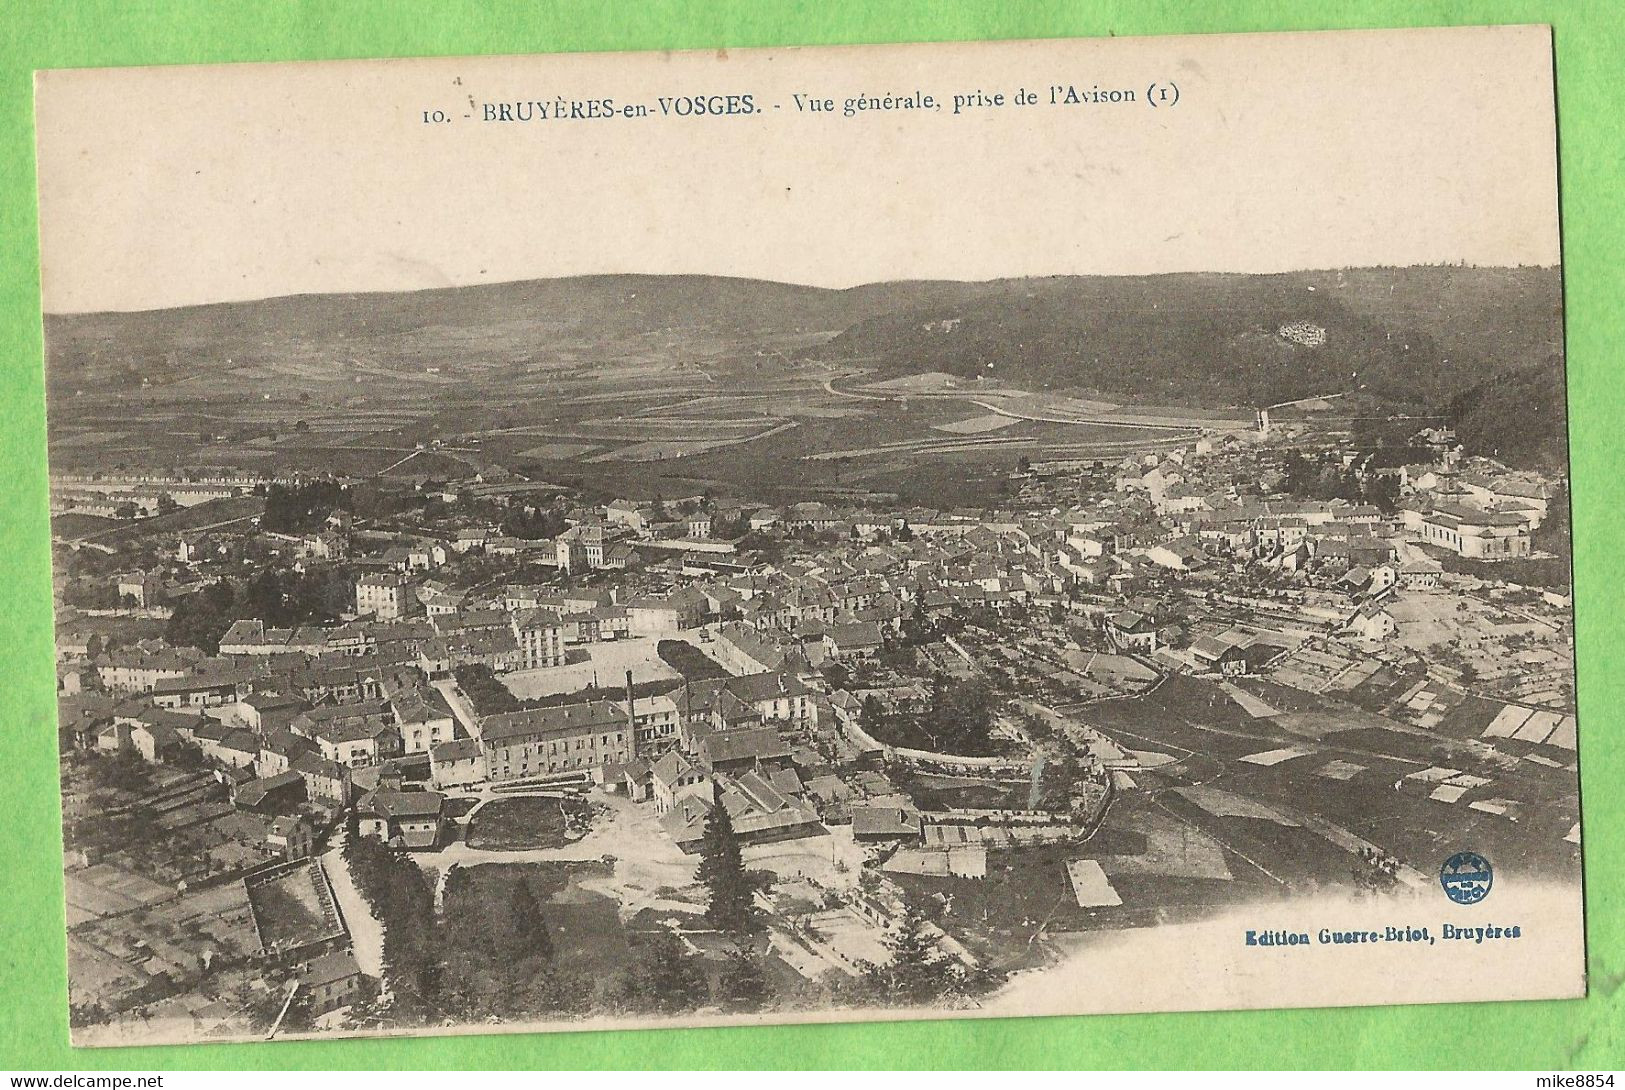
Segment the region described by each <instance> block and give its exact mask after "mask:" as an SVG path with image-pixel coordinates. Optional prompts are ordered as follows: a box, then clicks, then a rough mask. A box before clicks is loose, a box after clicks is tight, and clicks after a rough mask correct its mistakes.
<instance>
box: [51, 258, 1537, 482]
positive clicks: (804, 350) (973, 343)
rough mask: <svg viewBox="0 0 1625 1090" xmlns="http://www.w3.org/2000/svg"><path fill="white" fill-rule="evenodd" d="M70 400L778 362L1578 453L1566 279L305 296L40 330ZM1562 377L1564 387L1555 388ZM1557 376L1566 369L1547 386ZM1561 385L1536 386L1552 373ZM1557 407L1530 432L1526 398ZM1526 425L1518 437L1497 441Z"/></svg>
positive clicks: (735, 285) (717, 286)
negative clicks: (1319, 416)
mask: <svg viewBox="0 0 1625 1090" xmlns="http://www.w3.org/2000/svg"><path fill="white" fill-rule="evenodd" d="M46 334H47V342H48V357H49V361H50V374H49V378H50V381H51V384H52V386H53V387H63V386H73V387H75V388H116V387H118V386H120V385H132V384H138V383H139V382H140V381H141V380H142V378H143V377H145V378H146V379H148V380H149V381H151V382H152V383H154V384H161V383H169V382H177V381H185V380H186V379H187V378H189V377H196V376H198V375H200V374H201V375H209V374H211V373H212V372H214V371H216V370H219V369H222V368H226V369H230V370H231V371H232V372H233V373H235V374H237V375H238V376H252V375H253V374H254V368H256V367H257V366H260V365H269V364H272V363H275V364H277V365H278V366H279V368H281V370H279V372H278V374H279V381H287V380H288V378H287V371H286V368H287V367H288V365H291V364H301V365H308V368H309V373H310V374H312V375H321V374H323V373H324V369H326V368H331V367H333V366H335V365H337V364H339V363H343V362H357V363H359V364H362V365H365V366H367V367H371V368H373V369H375V373H376V369H380V368H381V369H383V370H384V373H387V371H389V370H394V369H415V370H421V369H422V368H423V367H425V366H431V365H432V366H435V367H439V368H441V370H442V371H443V372H445V373H446V374H448V375H452V376H455V375H456V374H457V371H458V368H459V367H464V368H467V369H468V370H469V371H470V372H472V371H473V370H475V369H476V368H477V366H487V365H492V364H495V365H499V366H508V365H512V366H520V367H524V366H528V365H531V364H535V363H537V362H538V361H540V362H546V361H564V362H568V363H572V364H574V365H577V366H591V365H592V363H593V362H594V361H595V360H602V359H608V358H616V357H625V358H633V357H637V356H639V355H640V354H646V355H650V356H656V357H658V356H660V355H661V354H663V353H664V354H667V355H677V354H688V355H690V356H692V357H701V356H706V355H709V356H713V357H720V356H726V355H727V354H728V353H730V352H737V353H739V354H741V355H743V354H748V353H751V352H753V351H755V352H760V351H761V350H763V348H764V346H767V347H772V348H773V349H774V350H775V351H784V350H785V349H784V348H783V347H782V346H785V345H788V346H790V347H789V349H788V351H789V352H790V353H791V355H792V356H794V357H799V358H802V359H817V360H822V361H828V362H837V363H840V362H850V363H852V364H854V365H861V366H863V367H866V368H872V369H874V370H876V371H878V372H879V373H880V376H881V377H891V376H901V375H907V374H915V373H920V372H926V371H945V372H948V373H951V374H955V375H959V376H962V377H967V378H968V377H972V376H976V375H984V376H988V377H993V378H997V379H999V380H1001V381H1003V382H1006V383H1009V384H1011V385H1015V386H1025V387H1029V388H1042V387H1044V386H1048V387H1050V388H1053V389H1071V390H1075V391H1079V392H1089V393H1095V394H1099V395H1103V396H1105V397H1108V398H1111V399H1113V400H1118V401H1125V402H1144V403H1157V404H1188V405H1200V406H1208V407H1219V406H1240V407H1258V406H1262V405H1268V404H1273V403H1277V402H1282V401H1287V400H1292V399H1295V398H1300V397H1308V396H1312V395H1317V394H1331V393H1344V392H1355V391H1361V392H1363V394H1364V395H1365V396H1366V397H1368V398H1370V399H1371V400H1372V401H1373V402H1375V403H1376V404H1378V405H1380V406H1386V407H1392V408H1402V409H1425V410H1427V411H1432V412H1449V413H1451V414H1452V415H1453V416H1454V417H1459V418H1460V421H1461V422H1462V423H1464V424H1465V425H1466V427H1465V431H1464V438H1468V437H1471V438H1470V443H1471V445H1473V446H1477V447H1479V448H1480V449H1481V450H1482V451H1483V452H1485V453H1489V452H1490V448H1491V447H1492V446H1498V447H1500V448H1502V449H1504V450H1509V451H1513V450H1515V451H1517V452H1518V453H1517V454H1516V455H1509V456H1513V457H1520V458H1526V457H1535V456H1536V455H1537V453H1543V454H1544V455H1545V456H1552V455H1553V454H1554V452H1555V453H1556V455H1557V456H1561V443H1562V431H1563V426H1562V414H1561V397H1560V396H1558V397H1556V398H1555V399H1554V398H1553V397H1552V396H1551V392H1552V391H1553V390H1555V391H1556V392H1557V394H1559V395H1560V394H1561V390H1562V381H1561V362H1560V361H1561V359H1562V318H1561V281H1560V277H1559V273H1558V271H1557V270H1555V269H1535V268H1519V269H1479V268H1464V267H1418V268H1403V269H1389V268H1377V269H1351V270H1333V271H1323V272H1304V273H1289V274H1277V275H1244V274H1228V273H1227V274H1208V273H1190V274H1168V275H1161V276H1132V277H1122V276H1086V277H1076V276H1068V277H1040V278H1026V279H1014V280H998V281H989V282H985V283H959V282H949V281H908V282H898V283H886V284H872V285H865V286H862V287H856V288H850V289H845V290H832V289H825V288H813V287H805V286H800V285H793V284H780V283H773V282H768V281H760V280H744V279H735V278H728V277H714V276H640V275H610V276H585V277H570V278H563V279H555V280H537V281H526V282H519V283H508V284H491V285H479V286H475V287H467V288H455V289H434V290H428V291H416V292H385V293H372V294H352V295H311V296H289V297H284V298H278V299H266V300H260V301H255V302H244V303H223V304H216V305H210V306H198V307H187V308H180V309H175V310H165V311H147V312H137V313H107V314H83V315H49V316H47V318H46ZM1554 368H1555V369H1556V370H1555V372H1554V370H1553V369H1554ZM1547 372H1553V373H1551V374H1549V375H1548V374H1546V373H1547ZM1543 375H1544V376H1545V377H1541V376H1543ZM1531 383H1534V384H1537V385H1539V386H1540V388H1541V390H1542V391H1544V394H1543V399H1542V400H1541V401H1540V404H1542V405H1550V406H1551V407H1552V411H1550V412H1547V411H1542V412H1538V413H1529V414H1522V415H1520V414H1519V413H1518V411H1517V401H1518V399H1520V398H1523V397H1525V396H1526V395H1528V394H1529V393H1530V384H1531ZM1495 420H1505V421H1506V422H1515V423H1516V425H1517V427H1516V428H1514V429H1513V431H1514V432H1516V433H1517V438H1516V439H1515V440H1514V439H1509V437H1508V435H1507V434H1505V433H1501V434H1496V429H1495V428H1493V427H1488V426H1486V427H1484V428H1482V429H1480V427H1479V422H1482V421H1495Z"/></svg>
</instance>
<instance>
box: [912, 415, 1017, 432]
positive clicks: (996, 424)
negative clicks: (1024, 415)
mask: <svg viewBox="0 0 1625 1090" xmlns="http://www.w3.org/2000/svg"><path fill="white" fill-rule="evenodd" d="M1016 423H1019V421H1018V420H1017V419H1016V418H1015V417H1013V416H1000V415H999V414H997V413H988V414H986V415H984V416H973V417H970V418H969V419H966V420H955V421H953V422H952V423H949V424H932V425H931V427H932V428H933V429H935V430H936V431H946V432H952V433H953V434H955V435H979V434H981V433H982V432H988V431H998V430H999V429H1000V428H1008V427H1009V426H1010V425H1012V424H1016Z"/></svg>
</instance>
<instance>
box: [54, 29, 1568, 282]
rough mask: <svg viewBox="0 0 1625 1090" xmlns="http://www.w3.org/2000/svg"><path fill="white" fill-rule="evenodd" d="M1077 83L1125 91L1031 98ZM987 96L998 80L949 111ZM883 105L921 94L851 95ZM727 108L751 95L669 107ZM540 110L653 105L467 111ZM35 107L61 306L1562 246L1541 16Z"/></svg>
mask: <svg viewBox="0 0 1625 1090" xmlns="http://www.w3.org/2000/svg"><path fill="white" fill-rule="evenodd" d="M1068 85H1071V86H1075V87H1077V88H1078V89H1080V90H1084V89H1092V88H1094V87H1100V88H1103V89H1121V90H1125V91H1130V90H1131V91H1133V92H1134V95H1135V100H1134V101H1133V102H1124V103H1120V104H1117V105H1107V104H1080V105H1050V88H1051V87H1056V86H1059V87H1065V86H1068ZM1153 87H1156V88H1160V89H1163V90H1167V89H1169V88H1175V87H1176V88H1177V89H1178V96H1179V100H1178V102H1177V104H1175V105H1171V106H1170V105H1166V104H1162V105H1159V106H1157V107H1152V106H1151V105H1150V101H1151V100H1152V99H1154V98H1155V97H1156V93H1155V92H1153V93H1151V94H1149V95H1148V91H1151V89H1152V88H1153ZM1023 89H1025V90H1028V91H1031V92H1034V93H1035V95H1036V97H1037V99H1038V101H1037V102H1036V103H1034V104H1032V105H1023V106H1017V105H1015V104H1014V101H1013V99H1014V97H1015V95H1016V93H1017V92H1018V91H1020V90H1023ZM977 92H980V93H981V94H982V95H983V96H991V95H993V94H998V93H1002V94H1003V95H1004V96H1005V102H1004V104H1003V105H1002V106H985V107H974V108H969V109H966V110H963V111H962V112H961V113H960V114H959V115H957V116H956V115H954V113H953V111H952V98H953V96H954V95H955V94H961V95H965V96H970V95H973V94H975V93H977ZM888 93H891V94H895V95H911V94H914V93H929V94H933V95H935V96H936V98H937V99H938V100H939V101H940V103H941V108H940V109H938V110H922V109H915V110H890V111H875V112H864V113H859V114H857V115H855V116H853V117H845V116H843V115H842V113H841V107H842V106H843V104H844V100H845V99H846V98H848V97H852V96H855V95H870V96H878V95H885V94H888ZM725 94H736V95H744V94H749V95H751V96H752V101H753V102H754V103H755V105H756V107H757V111H758V112H756V113H754V114H751V115H747V116H725V117H710V116H707V117H692V116H690V117H661V116H659V115H658V105H659V100H660V99H661V98H673V97H676V96H682V95H725ZM797 94H800V95H802V96H803V98H809V97H810V98H820V99H822V98H831V99H834V101H835V105H836V111H835V112H834V113H824V112H817V113H814V112H808V111H805V110H798V109H797V106H796V102H795V98H794V97H793V96H795V95H797ZM560 96H562V97H565V98H567V99H574V100H577V101H587V100H592V99H606V98H607V99H613V100H614V101H615V103H616V104H617V105H618V106H625V105H627V104H634V105H642V106H645V107H646V108H648V109H649V110H650V111H651V113H652V114H654V115H655V116H650V117H643V118H623V117H616V118H612V119H594V120H549V121H546V122H530V123H517V122H513V123H505V122H494V121H493V122H486V121H484V120H482V118H483V117H484V114H485V105H486V104H488V103H489V104H497V103H502V102H508V103H513V102H516V101H545V102H552V101H553V100H555V99H557V98H558V97H560ZM434 109H439V110H442V111H444V112H445V113H446V115H447V116H448V117H449V118H450V120H449V121H447V122H444V123H441V122H434V121H430V122H427V123H426V122H425V121H424V111H426V110H434ZM36 113H37V122H38V151H39V164H38V170H39V183H40V211H41V247H42V286H43V294H44V305H45V309H46V310H47V311H49V312H58V313H62V312H83V311H99V310H144V309H154V308H162V307H172V306H182V305H189V304H196V303H209V302H219V301H225V300H237V299H255V298H264V297H268V296H277V295H288V294H299V293H313V292H352V291H386V290H407V289H415V288H429V287H447V286H456V285H469V284H478V283H492V282H500V281H509V280H523V279H532V278H540V277H551V276H568V275H577V274H586V273H615V272H638V273H713V274H720V275H729V276H742V277H760V278H765V279H773V280H783V281H790V282H796V283H805V284H816V285H822V286H829V287H844V286H849V285H853V284H860V283H870V282H876V281H884V280H895V279H912V278H942V279H957V280H983V279H992V278H997V277H1007V276H1026V275H1055V274H1091V273H1100V274H1139V273H1157V272H1174V271H1191V270H1211V271H1236V272H1278V271H1289V270H1293V269H1309V268H1335V267H1343V266H1368V265H1384V264H1393V265H1410V264H1454V263H1458V262H1466V263H1469V264H1477V265H1519V264H1538V265H1553V264H1556V263H1557V261H1558V257H1559V250H1558V234H1557V193H1556V164H1555V127H1554V114H1553V98H1552V84H1551V54H1550V39H1549V35H1548V34H1547V32H1546V30H1545V29H1544V28H1478V29H1457V30H1419V31H1394V32H1387V31H1383V32H1346V33H1338V34H1290V35H1286V34H1283V35H1254V36H1236V35H1228V36H1206V37H1185V38H1163V39H1156V38H1145V39H1104V40H1085V41H1070V42H1066V41H1059V42H1024V43H999V44H968V45H954V46H940V45H939V46H902V47H848V48H841V49H805V50H746V51H732V52H717V53H683V54H599V55H576V56H553V57H546V56H542V57H513V58H483V59H477V60H468V59H433V60H395V61H361V62H335V63H325V64H256V65H222V66H199V67H170V68H142V69H104V70H77V71H59V72H48V73H41V74H40V75H39V76H38V77H37V86H36ZM465 115H468V116H465Z"/></svg>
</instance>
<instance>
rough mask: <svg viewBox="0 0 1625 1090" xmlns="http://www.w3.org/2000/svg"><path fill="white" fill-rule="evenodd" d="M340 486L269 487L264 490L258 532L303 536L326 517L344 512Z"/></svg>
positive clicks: (345, 506)
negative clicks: (262, 511)
mask: <svg viewBox="0 0 1625 1090" xmlns="http://www.w3.org/2000/svg"><path fill="white" fill-rule="evenodd" d="M347 501H348V497H347V496H346V494H345V489H344V486H343V485H341V484H339V483H338V482H337V481H311V482H309V483H307V484H299V485H281V484H273V485H271V486H270V487H269V488H267V489H266V490H265V512H264V513H263V514H262V515H260V528H261V529H263V530H269V531H271V532H272V533H278V534H304V533H309V532H310V531H312V530H315V529H318V528H319V527H320V526H321V525H322V524H323V523H324V522H326V521H327V516H328V515H331V514H332V513H333V512H334V511H336V510H339V509H341V508H342V509H348V506H349V504H348V502H347Z"/></svg>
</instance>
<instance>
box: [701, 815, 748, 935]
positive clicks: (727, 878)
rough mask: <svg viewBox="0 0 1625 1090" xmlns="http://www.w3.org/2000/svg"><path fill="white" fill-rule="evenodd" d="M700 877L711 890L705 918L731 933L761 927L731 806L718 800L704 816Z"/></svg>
mask: <svg viewBox="0 0 1625 1090" xmlns="http://www.w3.org/2000/svg"><path fill="white" fill-rule="evenodd" d="M699 879H700V881H701V882H703V883H705V886H706V888H707V889H708V890H710V892H711V897H710V901H709V902H708V903H707V904H706V906H705V918H706V919H707V920H709V921H711V923H712V925H713V926H715V927H718V928H720V929H721V930H723V931H727V932H729V933H730V934H735V935H745V934H750V933H751V932H754V931H758V930H760V929H761V918H760V915H761V914H760V913H759V912H758V911H757V910H756V902H755V894H756V887H755V884H754V883H753V882H752V881H751V880H750V876H749V875H748V874H746V873H745V859H744V856H743V855H742V854H741V853H740V850H739V837H738V835H737V834H736V833H735V832H734V825H733V819H732V818H731V817H729V815H728V808H727V807H726V806H724V805H722V801H721V800H720V799H719V800H717V802H716V804H715V805H714V806H712V807H711V813H710V815H709V816H707V817H706V819H705V839H704V840H702V841H701V842H700V867H699Z"/></svg>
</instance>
